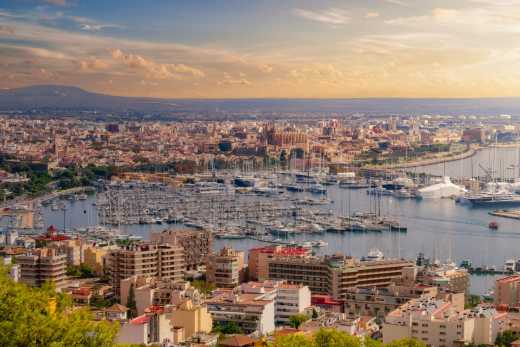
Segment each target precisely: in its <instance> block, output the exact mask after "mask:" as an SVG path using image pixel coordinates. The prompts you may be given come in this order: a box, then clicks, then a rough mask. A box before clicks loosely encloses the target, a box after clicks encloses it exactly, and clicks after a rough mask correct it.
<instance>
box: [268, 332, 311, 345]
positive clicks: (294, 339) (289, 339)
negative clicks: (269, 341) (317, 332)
mask: <svg viewBox="0 0 520 347" xmlns="http://www.w3.org/2000/svg"><path fill="white" fill-rule="evenodd" d="M274 346H276V347H314V346H315V344H314V341H313V340H312V339H311V338H308V337H306V336H304V335H301V334H290V335H284V336H278V337H277V338H276V339H275V341H274Z"/></svg>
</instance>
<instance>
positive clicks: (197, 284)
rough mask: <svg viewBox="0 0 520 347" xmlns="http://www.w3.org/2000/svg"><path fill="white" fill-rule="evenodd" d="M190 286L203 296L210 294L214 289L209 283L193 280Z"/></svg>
mask: <svg viewBox="0 0 520 347" xmlns="http://www.w3.org/2000/svg"><path fill="white" fill-rule="evenodd" d="M191 285H192V286H193V287H194V288H196V289H198V290H199V292H201V293H202V294H204V295H208V294H210V293H211V292H212V291H214V290H215V289H216V287H215V285H214V284H213V283H209V282H207V281H201V280H195V281H193V282H191Z"/></svg>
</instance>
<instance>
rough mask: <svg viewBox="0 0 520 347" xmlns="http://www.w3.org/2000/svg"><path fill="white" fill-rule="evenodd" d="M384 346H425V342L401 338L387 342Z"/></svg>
mask: <svg viewBox="0 0 520 347" xmlns="http://www.w3.org/2000/svg"><path fill="white" fill-rule="evenodd" d="M385 347H426V344H425V343H424V342H422V341H419V340H416V339H401V340H394V341H392V342H390V343H387V344H385Z"/></svg>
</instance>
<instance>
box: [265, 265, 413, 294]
mask: <svg viewBox="0 0 520 347" xmlns="http://www.w3.org/2000/svg"><path fill="white" fill-rule="evenodd" d="M413 267H415V264H414V263H413V262H409V261H404V260H381V261H358V260H356V259H353V258H349V257H345V256H327V257H305V258H302V257H274V258H273V259H271V260H269V262H268V268H269V279H271V280H287V281H288V282H290V283H297V284H303V285H306V286H308V287H309V288H310V290H311V292H312V293H313V294H329V295H331V296H332V297H333V298H334V299H338V300H342V299H345V297H346V295H347V292H348V289H350V288H355V287H370V286H375V287H385V286H388V285H390V284H391V283H395V282H396V281H399V280H402V279H403V276H404V271H405V269H408V268H413Z"/></svg>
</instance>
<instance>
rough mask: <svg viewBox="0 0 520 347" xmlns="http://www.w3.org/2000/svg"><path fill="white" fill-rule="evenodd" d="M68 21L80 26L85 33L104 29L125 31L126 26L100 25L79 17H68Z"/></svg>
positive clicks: (92, 20)
mask: <svg viewBox="0 0 520 347" xmlns="http://www.w3.org/2000/svg"><path fill="white" fill-rule="evenodd" d="M67 19H70V20H71V21H73V22H74V23H76V24H78V25H79V27H80V29H81V30H84V31H100V30H103V29H110V28H114V29H123V28H124V26H122V25H119V24H113V23H100V22H98V21H96V20H94V19H91V18H86V17H79V16H67Z"/></svg>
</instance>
